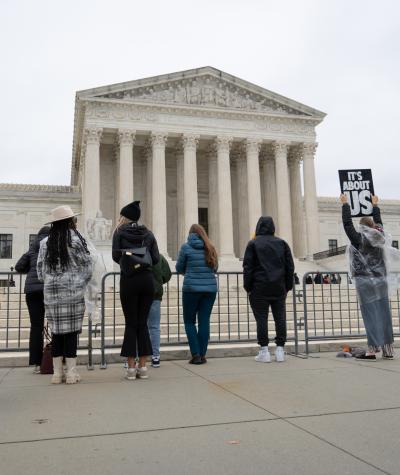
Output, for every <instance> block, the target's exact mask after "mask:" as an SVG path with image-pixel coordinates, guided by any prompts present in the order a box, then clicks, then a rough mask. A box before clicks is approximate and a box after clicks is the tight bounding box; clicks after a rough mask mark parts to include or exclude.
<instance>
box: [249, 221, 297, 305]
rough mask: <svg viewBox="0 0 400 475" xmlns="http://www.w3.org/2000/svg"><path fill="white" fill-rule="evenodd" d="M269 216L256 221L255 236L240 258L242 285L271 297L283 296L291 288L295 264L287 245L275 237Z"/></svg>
mask: <svg viewBox="0 0 400 475" xmlns="http://www.w3.org/2000/svg"><path fill="white" fill-rule="evenodd" d="M274 233H275V225H274V221H273V220H272V218H271V217H269V216H263V217H261V218H260V219H259V220H258V223H257V227H256V237H255V239H253V240H252V241H250V242H249V243H248V244H247V248H246V252H245V254H244V259H243V280H244V283H243V286H244V288H245V290H246V291H247V292H253V291H257V292H262V293H263V295H265V296H266V297H270V298H271V299H279V298H284V297H285V296H286V294H287V292H288V291H289V290H291V289H292V288H293V274H294V264H293V257H292V253H291V251H290V248H289V246H288V244H287V243H286V242H285V241H284V240H283V239H280V238H278V237H275V236H274Z"/></svg>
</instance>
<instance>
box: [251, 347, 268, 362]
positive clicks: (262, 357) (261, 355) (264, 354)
mask: <svg viewBox="0 0 400 475" xmlns="http://www.w3.org/2000/svg"><path fill="white" fill-rule="evenodd" d="M254 359H255V360H256V361H257V362H258V363H271V355H270V354H269V351H268V348H261V350H260V351H259V352H258V355H257V356H256V357H255V358H254Z"/></svg>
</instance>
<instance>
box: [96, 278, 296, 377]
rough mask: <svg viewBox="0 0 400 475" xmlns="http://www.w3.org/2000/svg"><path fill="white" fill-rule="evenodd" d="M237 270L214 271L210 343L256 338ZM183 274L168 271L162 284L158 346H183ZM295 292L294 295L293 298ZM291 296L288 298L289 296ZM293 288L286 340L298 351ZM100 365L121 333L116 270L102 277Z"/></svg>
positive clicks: (122, 331) (241, 279)
mask: <svg viewBox="0 0 400 475" xmlns="http://www.w3.org/2000/svg"><path fill="white" fill-rule="evenodd" d="M242 275H243V274H242V273H241V272H218V273H217V280H218V293H217V297H216V300H215V304H214V308H213V311H212V314H211V321H210V344H211V345H212V344H213V343H237V342H249V341H256V339H257V335H256V322H255V319H254V317H253V314H252V311H251V308H250V305H249V301H248V297H247V293H246V292H245V290H244V289H243V277H242ZM182 283H183V277H182V276H180V275H179V274H177V273H173V274H172V278H171V280H170V281H169V282H168V284H166V285H165V286H164V295H163V300H162V302H161V323H160V331H161V346H168V345H186V344H187V339H186V333H185V326H184V321H183V310H182V302H181V300H182ZM296 295H297V297H296ZM290 297H291V298H290ZM296 298H298V294H297V293H296V289H294V291H293V292H292V293H291V296H289V298H288V300H287V322H288V341H292V342H294V344H295V345H294V346H295V353H296V354H297V353H298V344H297V343H298V328H297V316H296V309H297V307H296ZM101 307H102V320H101V367H103V368H104V367H106V355H105V352H106V349H109V348H120V347H121V345H122V339H123V334H124V328H125V323H124V316H123V312H122V308H121V303H120V297H119V273H117V272H109V273H107V274H105V275H104V276H103V280H102V305H101ZM268 322H269V329H270V331H271V334H273V333H274V332H275V328H274V321H273V318H272V315H271V316H270V318H269V320H268Z"/></svg>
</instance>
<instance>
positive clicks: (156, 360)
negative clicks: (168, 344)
mask: <svg viewBox="0 0 400 475" xmlns="http://www.w3.org/2000/svg"><path fill="white" fill-rule="evenodd" d="M151 366H152V367H153V368H159V367H160V357H159V356H152V358H151Z"/></svg>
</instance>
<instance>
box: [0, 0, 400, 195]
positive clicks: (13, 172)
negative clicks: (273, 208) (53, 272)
mask: <svg viewBox="0 0 400 475" xmlns="http://www.w3.org/2000/svg"><path fill="white" fill-rule="evenodd" d="M0 25H1V26H0V53H1V54H0V65H1V74H0V86H1V91H2V99H1V103H0V104H1V114H0V182H12V183H43V184H47V183H48V184H69V179H70V164H71V150H72V128H73V116H74V96H75V91H77V90H80V89H86V88H91V87H97V86H102V85H106V84H112V83H116V82H123V81H129V80H133V79H139V78H144V77H147V76H153V75H158V74H164V73H170V72H175V71H180V70H184V69H190V68H195V67H200V66H206V65H210V66H214V67H216V68H218V69H222V70H223V71H225V72H227V73H230V74H233V75H236V76H239V77H240V78H242V79H245V80H249V81H251V82H253V83H255V84H258V85H259V86H262V87H265V88H267V89H270V90H272V91H274V92H277V93H280V94H283V95H285V96H287V97H290V98H292V99H295V100H297V101H300V102H303V103H304V104H307V105H309V106H311V107H315V108H317V109H320V110H322V111H324V112H326V113H327V114H328V116H327V117H326V118H325V120H324V122H323V124H322V125H320V126H319V127H318V128H317V131H318V142H319V147H318V152H317V161H316V167H317V187H318V193H319V195H330V196H336V195H337V194H338V193H339V184H338V174H337V170H338V169H339V168H372V169H373V176H374V183H375V191H376V193H377V194H378V195H380V196H381V197H382V198H396V199H400V191H399V189H398V182H399V177H400V173H399V172H400V162H399V159H400V153H399V150H400V145H399V143H400V3H399V2H398V1H396V0H393V1H392V0H380V1H376V0H372V1H371V0H279V2H278V1H276V0H229V1H228V0H201V1H198V0H197V1H193V0H147V1H139V0H138V1H134V0H113V1H110V0H107V1H104V0H81V1H77V0H68V1H60V0H50V1H45V0H35V1H32V0H26V1H24V0H1V1H0Z"/></svg>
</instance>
